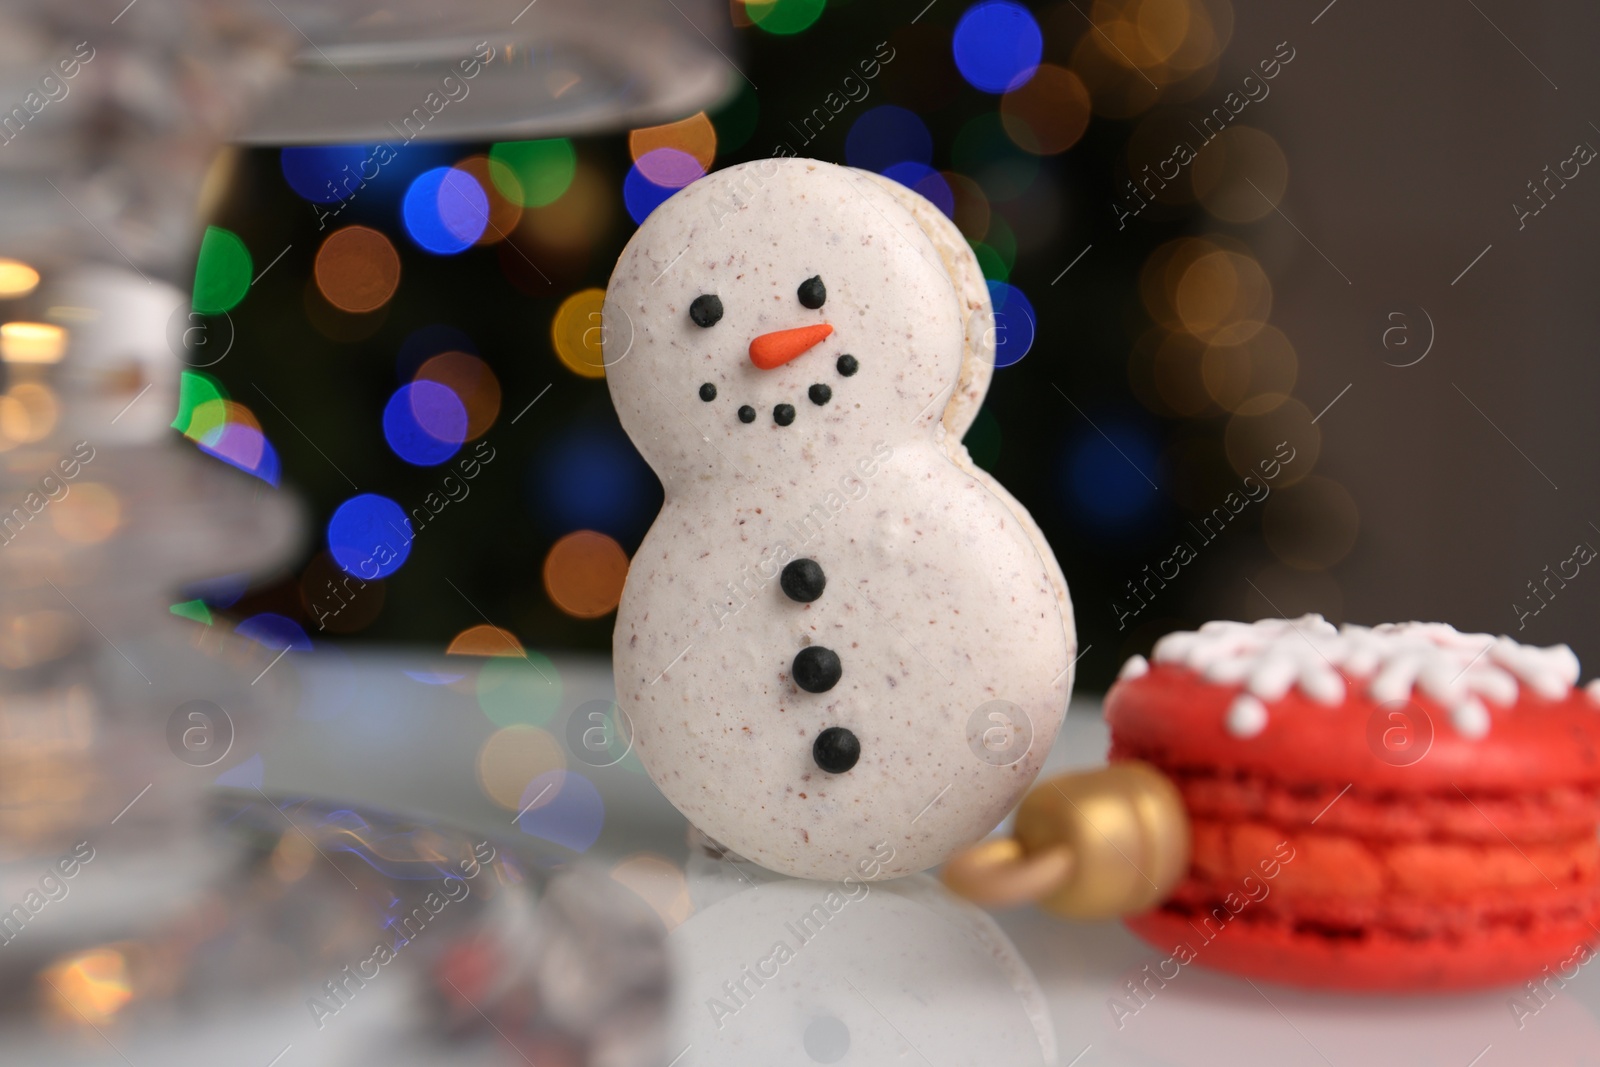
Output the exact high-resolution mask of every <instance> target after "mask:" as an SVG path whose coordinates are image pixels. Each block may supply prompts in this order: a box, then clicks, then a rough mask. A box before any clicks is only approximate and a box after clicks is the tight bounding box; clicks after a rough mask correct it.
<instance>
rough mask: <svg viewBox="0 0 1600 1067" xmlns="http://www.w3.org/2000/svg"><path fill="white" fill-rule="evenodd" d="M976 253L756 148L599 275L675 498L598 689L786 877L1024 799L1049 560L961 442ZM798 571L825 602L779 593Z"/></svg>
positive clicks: (881, 189)
mask: <svg viewBox="0 0 1600 1067" xmlns="http://www.w3.org/2000/svg"><path fill="white" fill-rule="evenodd" d="M908 198H909V199H908ZM908 205H909V206H908ZM924 205H925V206H924ZM930 213H931V214H930ZM970 260H971V252H970V250H969V249H968V248H967V247H966V245H965V242H964V241H962V240H961V239H960V235H959V233H958V232H956V231H955V230H954V227H953V226H948V223H947V220H944V219H943V217H942V216H939V215H938V212H937V209H934V208H932V206H931V205H926V202H925V201H921V199H920V198H918V197H916V195H915V194H914V193H911V192H909V191H908V190H900V189H897V188H889V187H888V186H887V184H886V183H883V182H882V181H881V180H880V179H877V178H876V177H874V176H870V175H865V174H862V173H861V172H857V171H852V170H849V169H847V168H842V167H837V166H834V165H832V164H828V163H821V162H817V161H814V160H800V159H783V160H776V159H775V160H762V161H758V162H754V163H749V164H743V165H741V166H737V167H731V168H728V169H726V170H723V171H718V172H716V173H713V174H711V175H708V176H707V177H705V178H703V179H701V180H699V181H696V182H694V183H693V184H691V185H689V186H688V187H686V188H685V189H683V190H682V191H681V192H679V193H678V194H677V195H675V196H674V197H673V198H672V199H670V200H669V201H667V202H666V203H665V204H663V205H662V206H661V207H659V208H657V209H656V211H655V212H654V213H653V214H652V215H651V216H650V217H649V218H648V219H647V220H646V221H645V223H644V224H643V225H642V226H641V227H640V229H639V231H638V232H637V233H636V234H635V236H634V238H633V239H632V241H630V242H629V244H628V247H627V248H626V250H625V251H624V252H623V254H622V257H621V259H620V260H619V262H618V264H617V268H616V270H615V272H614V273H613V275H612V278H611V283H610V287H609V288H608V290H607V294H606V303H605V312H604V319H605V322H604V325H605V346H606V351H605V356H606V363H607V379H608V382H609V384H610V389H611V395H612V399H613V401H614V403H615V405H616V408H617V412H618V415H619V418H620V419H621V421H622V424H623V427H624V428H625V429H626V430H627V432H628V434H629V436H630V437H631V438H632V439H633V441H634V443H635V445H636V446H637V447H638V448H639V450H640V452H641V453H642V454H643V455H644V457H645V459H646V460H647V461H648V462H649V463H650V465H651V466H652V467H653V468H654V470H655V471H656V473H657V474H658V475H659V476H660V478H661V480H662V483H663V485H664V487H665V496H666V499H665V503H664V505H663V507H662V510H661V513H660V515H659V516H658V517H657V518H656V521H655V524H654V525H653V526H652V528H651V530H650V532H649V534H648V535H647V536H646V538H645V540H644V543H643V544H642V545H641V546H640V548H639V551H638V552H637V553H636V554H635V556H634V559H633V562H632V566H631V569H630V571H629V575H628V581H627V585H626V587H625V589H624V592H623V597H622V603H621V606H620V608H619V609H618V615H617V624H616V631H615V638H614V663H615V670H616V683H617V700H618V703H619V705H620V706H621V707H622V709H623V710H624V711H625V712H626V713H627V714H628V716H629V717H630V719H631V720H632V722H633V726H634V736H635V739H636V746H637V749H638V752H639V755H640V758H641V759H642V760H643V762H644V764H645V767H646V769H647V770H648V771H649V772H650V775H651V777H652V778H653V779H654V780H655V782H656V784H657V785H658V786H659V787H660V788H661V790H662V792H663V793H664V794H665V795H666V796H667V798H668V799H669V800H671V801H672V802H673V803H674V804H675V805H677V806H678V808H679V809H680V810H682V811H683V812H684V814H685V815H686V816H688V817H689V819H690V820H691V821H692V822H693V823H694V824H695V825H696V826H697V827H699V828H700V829H701V830H702V831H704V832H705V833H706V834H708V835H709V836H711V837H712V838H715V839H716V840H717V841H719V842H721V843H722V844H723V845H725V846H727V847H728V848H729V849H732V850H733V851H735V852H737V853H739V854H741V855H743V856H745V857H748V858H749V859H751V860H754V861H755V862H757V863H760V864H762V865H764V866H766V867H769V868H771V869H773V870H776V871H779V872H781V873H784V874H789V875H793V876H798V877H805V878H825V879H840V878H844V877H858V878H859V877H862V873H861V864H862V863H863V861H865V860H867V859H870V858H871V857H873V856H875V855H881V854H882V853H881V850H880V846H881V845H882V844H883V843H885V842H887V843H888V844H889V845H890V846H891V847H892V849H893V854H894V860H893V861H892V862H891V863H887V864H875V865H874V876H875V877H891V876H894V875H899V874H905V873H908V872H911V871H917V870H922V869H924V868H926V867H929V866H932V865H934V864H936V863H939V862H941V861H942V860H943V859H945V858H946V857H947V856H949V855H950V854H951V853H952V852H954V851H956V850H957V849H959V848H962V847H964V846H965V845H967V844H970V843H971V842H973V841H975V840H977V839H978V838H980V837H982V836H983V835H984V834H986V833H987V832H988V831H989V830H991V829H992V828H993V827H994V826H995V825H996V824H997V823H998V822H999V821H1000V820H1001V819H1002V818H1003V817H1004V816H1005V815H1006V813H1007V812H1008V811H1009V810H1010V809H1011V808H1012V807H1013V806H1014V805H1015V804H1016V803H1017V802H1018V801H1019V800H1020V799H1021V796H1022V794H1023V792H1024V791H1025V790H1026V789H1027V787H1028V785H1029V784H1030V783H1031V782H1032V780H1033V778H1034V777H1035V775H1036V774H1037V773H1038V769H1039V766H1040V764H1041V763H1042V761H1043V759H1044V756H1045V753H1046V752H1047V751H1048V749H1049V747H1050V744H1051V742H1052V741H1053V740H1054V738H1055V734H1056V731H1057V729H1058V727H1059V725H1060V720H1061V716H1062V715H1063V714H1064V713H1065V709H1066V701H1067V696H1068V694H1069V692H1070V688H1071V680H1072V676H1071V662H1072V657H1073V654H1074V638H1073V631H1072V615H1071V605H1070V603H1069V602H1068V600H1067V596H1066V587H1065V583H1064V582H1063V581H1062V580H1061V577H1060V569H1059V567H1057V565H1056V563H1055V560H1054V559H1053V558H1052V557H1051V555H1050V552H1049V548H1048V546H1047V545H1046V544H1045V543H1044V541H1043V538H1042V537H1041V536H1039V534H1038V530H1037V527H1035V526H1034V524H1033V523H1032V520H1031V519H1030V518H1029V517H1028V516H1027V513H1026V512H1025V511H1024V510H1023V509H1022V508H1021V507H1020V506H1019V505H1018V504H1017V503H1016V502H1015V501H1014V500H1012V499H1011V498H1010V496H1009V495H1008V494H1006V493H1005V492H1004V491H1003V490H1001V489H999V487H998V486H997V485H995V484H994V483H993V482H992V480H991V479H990V478H988V476H987V475H985V474H983V472H981V471H977V470H975V469H974V468H973V467H972V466H971V464H970V462H969V461H968V460H967V458H966V453H965V450H964V449H962V448H961V446H960V442H959V439H958V435H959V432H960V431H961V430H964V429H965V426H966V425H967V424H969V423H970V420H971V418H972V415H973V414H975V413H976V411H977V407H978V405H979V404H980V403H981V401H982V395H983V392H984V389H985V388H986V386H987V381H988V373H989V371H988V370H987V369H985V368H983V367H982V366H981V363H982V361H983V360H985V359H987V360H989V361H990V362H991V363H992V352H991V351H986V350H985V349H984V344H985V341H986V339H987V338H988V337H989V336H990V334H989V325H990V324H991V323H992V315H991V312H990V310H989V307H988V304H987V301H986V300H985V299H984V295H983V292H982V283H981V274H980V273H979V272H978V271H977V269H976V264H975V263H974V262H969V261H970ZM813 279H815V280H816V281H813ZM974 279H976V282H974ZM823 294H825V295H823ZM819 296H820V297H821V299H820V303H819ZM702 297H715V298H716V300H715V303H716V305H717V306H718V307H719V309H720V314H718V315H716V316H714V319H715V321H713V322H711V323H710V324H709V325H701V322H702V321H704V320H707V319H711V318H713V316H710V315H693V314H691V308H693V307H694V306H695V302H696V301H697V300H700V299H701V298H702ZM711 303H712V302H711V301H703V302H702V303H701V304H700V307H701V308H702V310H703V309H705V308H706V307H708V306H710V305H711ZM813 304H816V305H818V306H815V307H813V306H810V305H813ZM823 326H826V327H828V328H829V329H828V330H826V331H824V330H822V329H820V327H823ZM790 331H794V332H793V333H790ZM819 335H821V339H820V340H814V338H816V337H817V336H819ZM760 337H769V341H768V342H765V343H766V344H768V345H769V347H765V348H762V350H761V351H762V353H763V357H764V359H767V360H769V361H770V360H771V359H772V358H773V357H772V355H771V353H772V352H773V351H777V352H778V353H779V355H780V356H781V357H783V358H782V361H781V362H780V363H779V364H778V365H776V366H773V367H771V369H761V368H760V367H758V366H757V365H756V363H755V362H754V361H753V359H752V354H751V343H752V341H754V340H756V339H757V338H760ZM772 338H775V340H771V339H772ZM797 348H798V354H792V353H793V352H794V351H795V350H796V349H797ZM958 383H959V386H960V388H959V389H958ZM708 386H709V388H707V387H708ZM819 386H820V387H823V388H818V387H819ZM819 398H821V399H820V400H819ZM752 412H753V413H754V417H753V418H752V417H750V416H751V413H752ZM799 559H806V560H811V561H813V562H814V564H815V566H816V570H817V572H818V573H815V574H810V573H808V577H807V587H808V588H810V587H812V586H817V585H820V587H821V593H820V595H818V596H816V597H815V599H812V600H800V599H795V598H794V597H793V596H791V595H789V594H788V593H786V592H785V589H784V583H783V582H782V581H781V575H782V573H783V570H784V568H785V566H786V565H788V564H789V563H791V562H792V561H795V560H799ZM791 573H793V572H791ZM791 584H793V583H791ZM807 649H820V650H826V652H827V653H830V654H831V655H823V654H822V653H820V652H817V653H809V654H806V655H802V653H803V652H804V651H805V650H807ZM835 657H836V660H837V667H838V670H837V677H835V670H834V666H835ZM797 660H798V661H799V672H800V673H801V675H802V677H801V679H800V680H802V681H804V682H805V683H806V685H807V686H808V687H810V688H809V689H808V688H802V687H801V686H800V685H799V684H797V679H796V677H795V675H796V673H797ZM810 689H816V690H817V691H810ZM996 716H998V717H996ZM830 731H834V732H831V733H830ZM845 733H847V734H848V735H849V736H848V738H846V737H844V736H843V734H845ZM819 739H820V741H821V744H819ZM975 739H976V740H975ZM852 742H853V743H852ZM819 761H820V762H819ZM841 768H846V769H841Z"/></svg>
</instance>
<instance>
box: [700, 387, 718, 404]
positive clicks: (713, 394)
mask: <svg viewBox="0 0 1600 1067" xmlns="http://www.w3.org/2000/svg"><path fill="white" fill-rule="evenodd" d="M716 398H717V387H716V386H715V385H712V384H711V383H710V382H707V383H706V384H704V385H702V386H701V387H700V399H701V400H704V401H705V402H706V403H708V404H709V403H711V402H712V401H713V400H715V399H716Z"/></svg>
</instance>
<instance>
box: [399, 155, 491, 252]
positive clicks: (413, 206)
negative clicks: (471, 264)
mask: <svg viewBox="0 0 1600 1067" xmlns="http://www.w3.org/2000/svg"><path fill="white" fill-rule="evenodd" d="M400 213H401V218H402V220H403V221H404V222H405V227H406V233H408V234H410V235H411V239H412V240H413V241H415V242H416V243H417V244H418V245H419V246H421V247H422V248H424V249H426V250H427V251H429V252H432V253H434V254H436V255H441V256H450V255H455V254H456V253H457V252H462V251H465V250H466V249H468V248H471V247H472V245H473V243H474V242H475V241H477V239H478V238H480V237H482V236H483V231H484V228H485V227H486V226H488V224H489V195H488V194H487V193H485V192H484V191H483V186H481V185H479V184H478V180H477V179H476V178H474V177H473V176H472V175H470V174H468V173H466V172H465V171H460V170H456V169H455V168H454V167H434V168H433V169H432V170H427V171H423V172H422V173H421V174H419V175H417V178H416V180H415V181H413V182H412V183H411V186H410V188H408V189H407V190H406V196H405V200H404V202H403V203H402V204H401V208H400Z"/></svg>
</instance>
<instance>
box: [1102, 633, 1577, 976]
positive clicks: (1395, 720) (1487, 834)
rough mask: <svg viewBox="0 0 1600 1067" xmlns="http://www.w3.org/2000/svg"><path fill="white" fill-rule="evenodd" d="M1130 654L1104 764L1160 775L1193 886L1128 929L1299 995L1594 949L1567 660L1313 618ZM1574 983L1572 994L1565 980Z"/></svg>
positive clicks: (1113, 705) (1571, 666)
mask: <svg viewBox="0 0 1600 1067" xmlns="http://www.w3.org/2000/svg"><path fill="white" fill-rule="evenodd" d="M1152 660H1153V662H1151V663H1148V664H1147V663H1146V662H1145V661H1144V660H1143V659H1142V658H1138V657H1136V658H1135V659H1134V660H1132V661H1130V662H1129V664H1128V666H1127V667H1126V668H1124V671H1123V677H1122V679H1121V680H1120V681H1119V682H1118V683H1117V684H1116V685H1115V686H1113V688H1112V690H1111V692H1110V694H1109V695H1108V697H1107V702H1106V718H1107V721H1108V723H1109V725H1110V729H1111V756H1112V758H1113V759H1139V760H1144V761H1147V762H1149V763H1152V764H1154V765H1155V766H1157V767H1158V768H1160V769H1161V770H1162V771H1163V772H1165V773H1166V774H1167V775H1168V776H1169V777H1170V778H1171V779H1172V780H1173V782H1174V783H1175V784H1176V785H1177V787H1178V789H1179V791H1180V792H1181V793H1182V795H1183V799H1184V803H1185V806H1186V808H1187V809H1188V812H1189V816H1190V821H1191V826H1192V830H1193V859H1192V861H1191V865H1190V870H1189V872H1188V875H1187V877H1186V879H1185V880H1184V882H1183V883H1182V885H1181V886H1179V887H1178V889H1177V890H1176V892H1175V893H1174V894H1173V895H1172V896H1171V897H1170V898H1169V899H1168V900H1167V901H1166V902H1165V903H1164V904H1163V905H1161V906H1160V907H1158V908H1156V909H1154V910H1152V911H1149V912H1146V913H1144V914H1142V915H1138V916H1135V917H1133V918H1131V919H1130V920H1128V925H1129V926H1130V927H1131V928H1132V929H1133V930H1134V932H1135V933H1137V934H1139V935H1140V936H1141V937H1143V938H1144V939H1145V940H1147V941H1149V942H1151V943H1152V944H1153V945H1155V946H1156V947H1158V948H1160V949H1161V950H1163V951H1165V952H1172V953H1173V954H1174V955H1175V956H1177V957H1178V958H1179V959H1181V960H1183V961H1184V962H1189V961H1191V960H1193V961H1195V962H1199V963H1202V964H1205V965H1209V966H1212V967H1216V968H1219V969H1221V970H1225V971H1232V972H1235V973H1238V974H1243V975H1248V976H1251V977H1259V978H1265V979H1270V980H1274V981H1281V982H1287V983H1292V984H1296V985H1302V986H1312V987H1322V988H1336V989H1347V990H1374V991H1376V990H1411V991H1417V992H1426V991H1437V990H1447V989H1466V988H1474V987H1482V986H1489V985H1495V984H1500V983H1510V982H1521V981H1523V980H1526V979H1529V978H1532V977H1534V976H1538V975H1541V974H1542V973H1543V972H1544V971H1545V970H1546V969H1548V970H1550V972H1551V973H1558V972H1559V971H1561V970H1562V969H1570V968H1572V967H1575V966H1577V964H1574V963H1573V961H1574V960H1578V961H1580V963H1581V962H1585V961H1587V960H1588V959H1589V958H1590V956H1591V955H1593V954H1594V952H1593V951H1592V950H1591V949H1590V947H1589V946H1591V945H1594V944H1595V943H1597V942H1600V836H1597V827H1600V700H1597V698H1596V697H1597V695H1596V693H1595V687H1594V686H1593V685H1591V688H1590V690H1589V691H1585V690H1582V689H1576V688H1574V685H1575V683H1576V681H1577V675H1578V664H1577V659H1576V657H1574V656H1573V654H1572V652H1571V650H1570V649H1568V648H1567V647H1566V646H1564V645H1563V646H1556V647H1554V648H1533V647H1530V646H1524V645H1520V644H1517V643H1516V642H1514V641H1512V640H1510V639H1509V638H1504V637H1501V638H1493V637H1488V636H1486V635H1482V634H1461V633H1457V632H1456V631H1455V630H1454V629H1452V628H1450V627H1448V626H1444V625H1442V624H1419V623H1407V624H1401V625H1389V626H1379V627H1375V628H1370V629H1369V628H1366V627H1357V626H1346V627H1343V628H1339V629H1336V628H1335V627H1333V626H1331V625H1330V624H1328V623H1327V622H1325V621H1323V619H1322V618H1321V617H1320V616H1306V617H1305V618H1303V619H1297V620H1293V621H1287V620H1265V621H1263V622H1260V623H1256V624H1253V625H1251V624H1244V623H1210V624H1207V626H1205V627H1202V629H1201V630H1200V631H1198V632H1190V633H1180V634H1170V635H1168V636H1167V637H1165V638H1163V639H1162V640H1161V641H1160V642H1158V643H1157V645H1156V648H1155V651H1154V652H1153V654H1152ZM1565 977H1567V978H1570V977H1571V974H1566V976H1565Z"/></svg>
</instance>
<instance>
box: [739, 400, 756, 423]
mask: <svg viewBox="0 0 1600 1067" xmlns="http://www.w3.org/2000/svg"><path fill="white" fill-rule="evenodd" d="M739 421H740V422H755V421H756V409H755V408H753V407H751V406H750V405H749V404H746V405H745V406H744V407H742V408H740V409H739Z"/></svg>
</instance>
